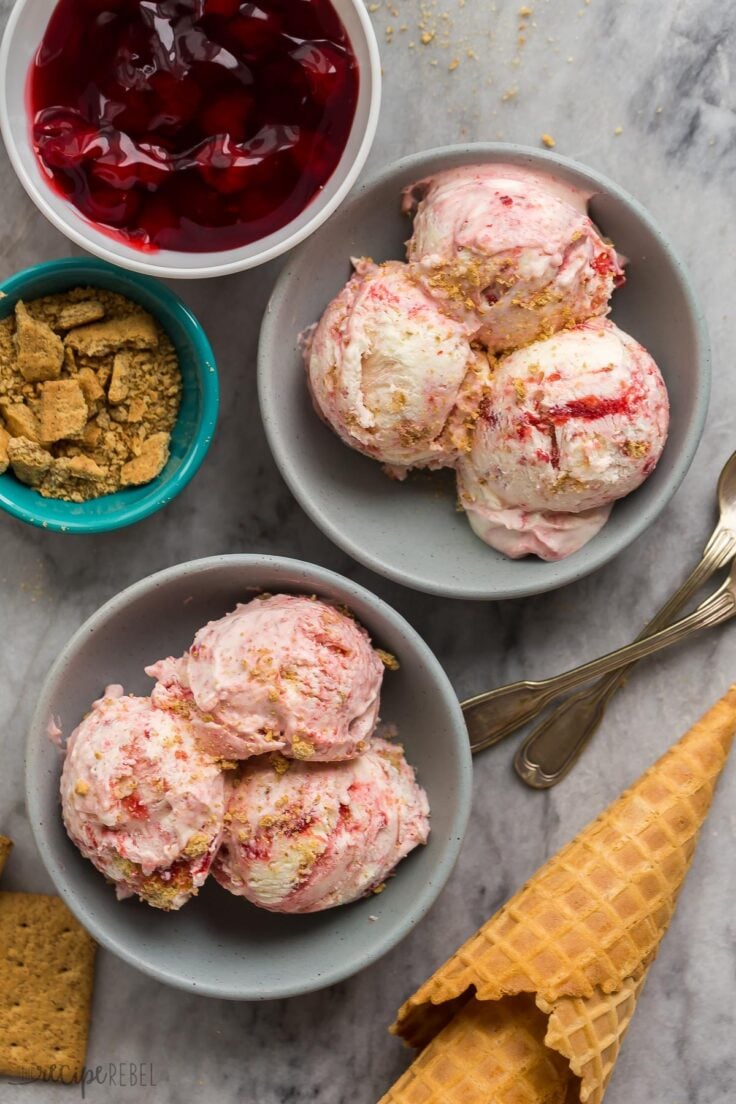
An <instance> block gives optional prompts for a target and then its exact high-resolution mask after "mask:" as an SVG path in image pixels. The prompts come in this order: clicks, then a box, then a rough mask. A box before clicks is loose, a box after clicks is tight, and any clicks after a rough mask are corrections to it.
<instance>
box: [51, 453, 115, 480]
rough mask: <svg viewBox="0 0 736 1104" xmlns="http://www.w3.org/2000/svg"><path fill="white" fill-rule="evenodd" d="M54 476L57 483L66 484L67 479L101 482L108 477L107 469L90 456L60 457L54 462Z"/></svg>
mask: <svg viewBox="0 0 736 1104" xmlns="http://www.w3.org/2000/svg"><path fill="white" fill-rule="evenodd" d="M53 475H54V481H55V482H56V483H62V482H63V483H66V481H67V479H91V480H92V482H93V483H99V482H101V481H102V480H103V479H104V478H105V475H106V472H105V469H104V468H101V467H100V465H99V464H96V463H95V461H94V460H93V459H92V458H91V457H90V456H83V455H81V454H80V455H79V456H60V457H59V459H58V460H54V461H53Z"/></svg>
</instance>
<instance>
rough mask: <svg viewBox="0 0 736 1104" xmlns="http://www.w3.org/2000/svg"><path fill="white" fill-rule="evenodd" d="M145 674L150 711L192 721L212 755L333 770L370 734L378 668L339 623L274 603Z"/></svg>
mask: <svg viewBox="0 0 736 1104" xmlns="http://www.w3.org/2000/svg"><path fill="white" fill-rule="evenodd" d="M384 658H385V662H391V659H390V658H389V657H387V656H385V657H384ZM146 671H147V673H148V674H149V675H151V676H152V677H153V678H156V679H158V682H157V685H156V687H155V688H154V690H153V693H152V697H153V700H154V702H158V703H159V704H161V705H169V706H171V705H172V704H173V703H178V704H179V707H180V708H181V709H184V710H189V711H190V713H191V714H192V715H198V717H199V720H200V723H205V724H206V730H205V733H204V734H203V738H204V739H206V741H207V746H208V748H209V749H210V750H211V751H212V752H213V753H214V754H219V755H221V756H224V757H226V758H233V759H245V758H247V757H249V756H251V755H260V754H262V753H263V752H268V751H281V752H283V754H284V755H286V756H288V757H292V758H296V759H314V760H333V759H349V758H352V757H353V756H355V755H359V754H360V753H361V751H363V749H364V747H365V746H366V741H367V740H368V738H369V737H370V736H371V735H372V734H373V731H374V729H375V727H376V723H377V721H378V709H379V703H380V692H381V683H382V680H383V672H384V661H383V660H382V658H381V653H379V652H378V651H376V650H375V649H374V648H373V647H372V645H371V641H370V637H369V636H368V633H367V632H366V631H365V629H364V628H363V627H362V626H361V625H359V624H358V623H357V621H355V620H354V619H353V618H352V617H350V616H349V615H348V614H347V613H343V612H342V611H341V610H338V609H336V608H335V607H334V606H331V605H328V604H327V603H325V602H320V601H317V600H316V599H314V598H307V597H301V596H292V595H288V594H276V595H265V596H263V597H258V598H254V599H253V600H252V601H251V602H248V603H246V604H243V605H238V606H237V607H236V608H235V609H234V610H233V611H232V612H230V613H228V614H226V615H225V616H224V617H221V618H220V619H219V620H217V621H210V622H209V624H207V625H205V626H204V627H203V628H201V629H200V630H199V631H198V632H197V634H196V636H195V637H194V641H193V643H192V645H191V647H190V648H189V650H188V651H187V652H185V653H184V655H183V656H182V657H181V658H180V659H172V658H169V659H164V660H161V661H159V662H158V663H156V664H153V665H152V666H151V667H147V668H146Z"/></svg>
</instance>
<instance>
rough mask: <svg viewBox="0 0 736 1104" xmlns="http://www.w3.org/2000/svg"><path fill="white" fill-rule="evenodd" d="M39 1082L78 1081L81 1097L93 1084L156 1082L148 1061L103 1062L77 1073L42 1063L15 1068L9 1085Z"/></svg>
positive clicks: (114, 1085) (130, 1085)
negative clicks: (14, 1075)
mask: <svg viewBox="0 0 736 1104" xmlns="http://www.w3.org/2000/svg"><path fill="white" fill-rule="evenodd" d="M39 1081H62V1082H67V1083H68V1082H74V1081H76V1082H77V1083H78V1084H79V1087H80V1090H81V1093H82V1100H86V1099H87V1095H88V1092H89V1090H90V1089H91V1088H92V1087H93V1086H95V1087H98V1088H100V1089H103V1090H107V1089H154V1088H156V1085H157V1084H158V1081H157V1079H156V1073H155V1070H154V1068H153V1063H152V1062H107V1063H105V1064H104V1065H99V1066H84V1067H83V1068H82V1073H81V1076H80V1075H79V1073H78V1070H76V1069H75V1068H74V1067H72V1066H68V1065H65V1064H64V1063H59V1064H55V1065H50V1066H45V1067H43V1068H41V1067H38V1066H29V1067H28V1068H27V1069H24V1070H19V1071H18V1076H17V1077H16V1078H14V1079H13V1080H11V1081H10V1082H9V1083H10V1084H11V1085H33V1084H37V1083H38V1082H39Z"/></svg>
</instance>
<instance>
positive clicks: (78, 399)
mask: <svg viewBox="0 0 736 1104" xmlns="http://www.w3.org/2000/svg"><path fill="white" fill-rule="evenodd" d="M29 328H30V329H34V328H35V329H34V332H39V333H43V332H45V330H48V331H49V332H51V333H52V334H53V336H54V337H55V338H56V339H57V340H58V341H59V342H60V345H61V349H62V355H61V362H60V367H59V369H58V373H57V378H54V379H48V378H47V379H42V378H38V379H35V380H30V379H26V378H25V377H24V376H23V374H22V373H21V372H20V370H19V367H18V356H17V349H18V347H19V343H20V338H19V337H17V336H16V335H17V334H18V333H20V332H25V331H26V330H28V329H29ZM181 390H182V380H181V373H180V371H179V364H178V359H177V355H176V351H175V349H174V347H173V345H172V343H171V341H170V339H169V338H168V336H167V334H166V333H165V332H164V330H163V329H162V327H161V326H160V325H159V324H158V323H157V322H156V321H155V320H154V319H153V318H152V317H151V316H150V315H149V314H148V313H147V312H146V311H145V310H144V309H143V308H142V307H140V306H139V305H138V304H137V303H134V302H132V301H130V300H128V299H126V298H125V297H124V296H121V295H118V294H116V293H114V292H110V291H107V290H105V289H103V288H95V289H92V288H74V289H72V290H71V291H69V292H64V293H62V294H59V295H49V296H45V297H44V298H42V299H36V300H32V301H31V302H28V303H24V304H21V303H19V304H17V305H16V309H15V315H14V316H9V317H5V318H3V319H0V473H2V472H3V471H5V470H7V468H8V466H10V467H12V471H13V474H14V475H15V477H16V478H18V479H19V480H21V481H22V482H24V483H26V484H28V485H29V486H32V487H34V489H36V490H37V491H38V492H39V493H40V494H41V495H43V496H44V497H49V498H62V499H66V500H68V501H73V502H83V501H85V500H86V499H89V498H96V497H98V496H100V495H104V494H111V493H113V492H115V491H118V490H120V489H121V487H127V486H135V485H138V484H141V483H147V482H149V481H150V480H151V479H153V478H155V477H156V476H157V475H158V474H159V473H160V471H161V470H162V468H163V467H164V465H165V464H166V462H167V460H168V456H169V445H170V434H171V430H172V429H173V427H174V424H175V422H176V418H177V415H178V413H179V406H180V402H181Z"/></svg>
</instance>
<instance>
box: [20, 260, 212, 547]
mask: <svg viewBox="0 0 736 1104" xmlns="http://www.w3.org/2000/svg"><path fill="white" fill-rule="evenodd" d="M87 286H89V287H101V288H106V289H107V290H108V291H116V292H118V293H119V294H120V295H124V296H126V298H128V299H131V300H133V302H136V303H139V304H140V305H141V306H142V307H145V309H146V310H147V311H149V312H150V313H151V314H152V315H153V316H154V317H155V318H156V319H158V321H159V322H160V323H161V325H162V326H163V328H164V329H165V330H166V332H167V334H168V335H169V337H170V338H171V340H172V342H173V343H174V347H175V348H176V351H177V354H178V356H179V367H180V369H181V375H182V383H183V388H182V402H181V408H180V410H179V417H178V418H177V420H176V425H175V426H174V429H173V430H172V434H171V455H170V456H169V461H168V463H167V465H166V467H165V468H164V470H163V471H162V472H161V474H160V475H158V476H157V477H156V479H154V480H152V481H151V482H150V483H146V484H145V486H143V487H126V488H125V489H124V490H122V491H118V492H116V494H110V495H104V496H103V497H101V498H94V499H90V501H88V502H65V501H63V500H61V499H54V498H43V497H42V496H41V495H40V494H39V493H38V492H37V491H34V490H33V489H32V488H31V487H26V486H24V484H23V483H20V482H19V481H18V480H17V479H16V478H15V476H14V475H13V474H12V472H11V471H10V470H8V471H7V472H6V473H5V474H4V475H0V507H2V509H3V510H7V512H8V513H9V514H13V515H14V516H15V517H17V518H20V519H21V521H27V522H28V523H29V524H30V525H38V526H39V527H41V528H43V529H54V530H56V531H57V532H61V533H102V532H106V531H107V530H110V529H122V528H123V526H125V525H132V524H133V522H136V521H140V520H141V519H142V518H145V517H148V516H149V514H153V513H155V512H156V510H160V509H161V507H162V506H165V505H166V504H167V503H168V502H171V500H172V498H175V497H176V495H178V494H179V492H180V491H181V490H183V489H184V487H186V485H187V483H188V482H189V480H190V479H191V478H192V477H193V475H194V474H195V473H196V471H197V469H198V468H199V465H200V464H201V463H202V461H203V460H204V457H205V454H206V452H207V449H208V448H209V446H210V443H211V441H212V438H213V436H214V432H215V424H216V422H217V409H218V406H219V384H218V381H217V368H216V366H215V357H214V353H213V352H212V347H211V345H210V343H209V341H208V340H207V337H206V335H205V332H204V330H203V329H202V327H201V325H200V324H199V322H198V321H197V319H196V318H195V317H194V315H193V314H192V312H191V311H190V310H189V309H188V308H187V307H186V306H185V305H184V303H182V301H181V299H179V297H178V296H177V295H175V294H174V293H173V291H170V290H169V288H167V287H166V286H165V285H164V284H161V283H159V282H158V281H156V280H152V279H149V278H148V277H147V276H139V275H137V274H136V273H133V272H127V271H124V270H123V269H121V268H116V267H115V266H114V265H111V264H107V263H106V262H105V261H98V260H94V259H93V258H91V257H65V258H63V259H61V260H57V261H46V262H44V263H43V264H39V265H34V266H33V268H26V269H24V270H23V271H22V272H18V273H16V274H15V275H14V276H11V277H10V278H9V279H8V280H5V281H4V282H3V283H0V318H4V317H6V315H8V314H10V313H11V312H12V311H13V310H14V309H15V304H16V303H17V302H18V300H19V299H23V300H26V301H28V300H31V299H38V298H40V297H41V296H42V295H53V294H55V293H57V292H63V291H68V290H70V289H71V288H74V287H87Z"/></svg>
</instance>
